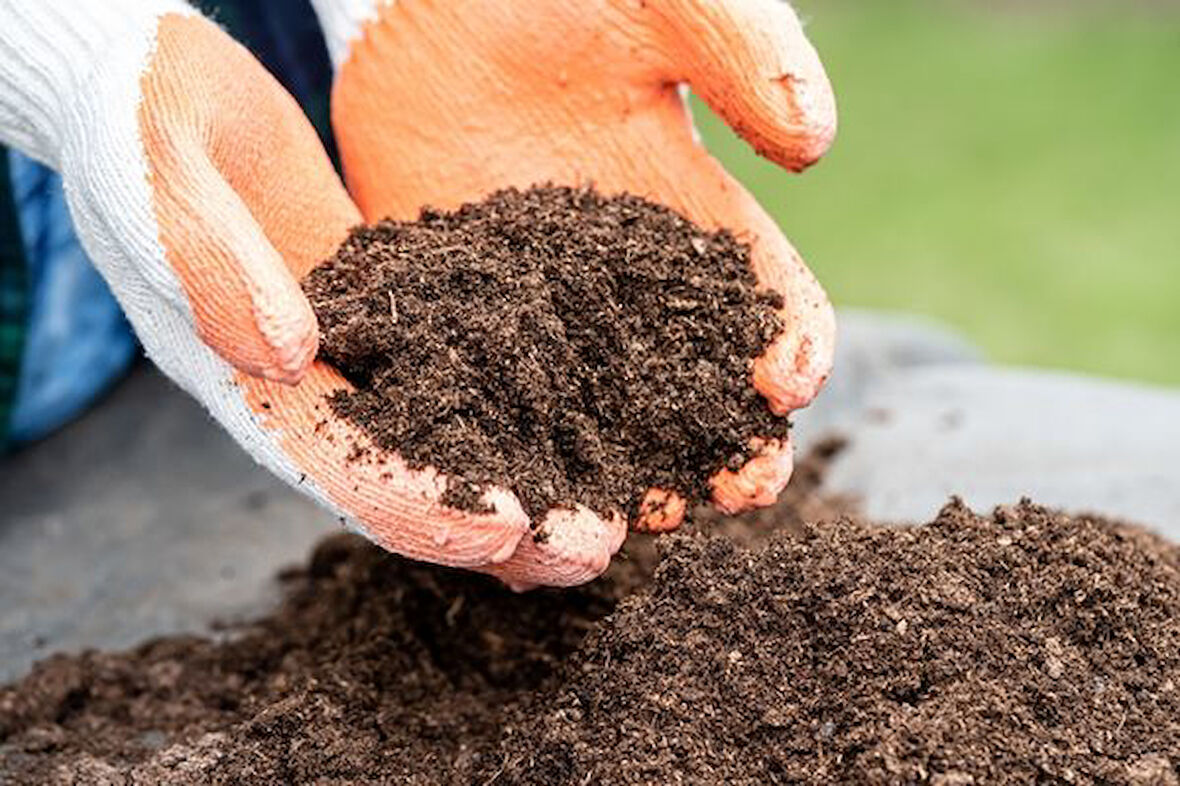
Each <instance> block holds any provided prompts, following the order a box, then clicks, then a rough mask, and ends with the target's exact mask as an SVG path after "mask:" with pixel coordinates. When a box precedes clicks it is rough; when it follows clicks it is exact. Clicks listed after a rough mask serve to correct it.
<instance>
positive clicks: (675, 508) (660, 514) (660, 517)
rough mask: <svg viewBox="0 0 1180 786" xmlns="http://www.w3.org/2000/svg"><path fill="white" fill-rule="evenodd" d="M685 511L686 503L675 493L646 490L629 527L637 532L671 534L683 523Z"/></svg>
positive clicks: (661, 490) (663, 490)
mask: <svg viewBox="0 0 1180 786" xmlns="http://www.w3.org/2000/svg"><path fill="white" fill-rule="evenodd" d="M687 510H688V503H686V502H685V501H684V497H682V496H680V495H679V494H677V493H676V492H674V491H668V490H666V489H648V490H647V494H646V495H645V496H644V498H643V502H641V503H639V516H638V518H636V519H635V521H634V522H633V523H632V524H631V526H632V527H633V528H634V529H635V530H637V531H639V532H671V531H672V530H674V529H676V528H677V527H679V526H680V525H681V524H682V523H684V514H685V512H686V511H687Z"/></svg>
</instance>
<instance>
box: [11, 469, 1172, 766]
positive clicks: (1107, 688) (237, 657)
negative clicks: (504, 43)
mask: <svg viewBox="0 0 1180 786" xmlns="http://www.w3.org/2000/svg"><path fill="white" fill-rule="evenodd" d="M804 475H805V478H804V479H805V480H806V475H807V473H804ZM808 505H809V506H810V507H809V509H810V511H812V512H822V507H823V506H816V505H814V504H812V503H808ZM797 513H798V509H796V510H785V509H784V510H782V511H781V515H782V518H783V520H784V521H787V522H788V523H791V522H794V526H789V527H787V528H786V529H783V530H779V531H777V532H775V533H773V534H768V533H767V532H766V531H765V529H764V528H762V527H761V523H760V522H759V521H756V520H746V521H742V522H733V521H731V522H725V523H724V524H725V526H728V527H730V528H741V527H743V526H745V527H747V530H748V532H749V533H752V535H751V536H750V537H748V538H746V542H747V543H748V545H739V544H736V543H735V542H734V540H733V539H732V538H729V537H721V536H718V535H716V534H714V533H713V532H712V531H711V530H710V531H702V529H704V528H703V527H702V525H701V524H700V522H697V523H695V524H694V525H693V526H692V527H691V528H690V531H689V532H688V533H687V534H683V535H676V536H673V537H669V538H665V539H663V540H660V541H658V544H657V547H656V549H657V550H658V551H659V555H658V557H657V556H656V555H655V554H654V552H653V550H652V548H651V540H650V539H646V540H644V539H640V540H639V541H637V542H636V544H629V545H634V546H635V550H634V551H633V552H632V557H631V558H630V559H624V560H621V561H619V562H618V563H617V564H616V565H615V566H614V567H613V568H612V570H611V571H610V572H609V573H608V575H607V576H606V577H604V578H603V579H601V580H599V581H598V582H595V583H594V584H592V585H590V586H588V587H585V588H582V589H578V590H572V591H566V592H555V591H544V592H536V593H532V594H526V595H514V594H512V593H510V592H508V591H506V590H504V589H502V588H500V587H498V586H497V585H496V584H495V583H493V582H492V581H490V580H487V579H485V578H481V577H479V576H473V575H465V574H462V573H457V572H453V571H449V570H445V569H438V568H431V567H426V566H422V565H417V564H413V563H410V562H407V561H405V560H402V559H399V558H396V557H393V556H390V555H388V554H385V553H383V552H381V551H379V550H377V549H376V548H373V547H371V546H369V545H367V544H365V543H363V542H361V541H360V540H358V539H356V538H354V537H351V536H340V537H334V538H331V539H329V540H327V541H325V542H324V543H323V544H321V545H320V546H319V547H318V548H317V550H316V551H315V553H314V554H313V555H312V557H311V560H310V563H309V564H308V566H307V567H306V568H302V569H299V570H293V571H291V572H289V573H288V574H287V575H286V577H285V581H286V583H287V587H288V589H287V597H286V600H285V602H284V604H283V605H282V607H281V608H280V609H279V610H278V611H276V613H275V614H273V615H272V616H270V617H267V618H265V619H263V620H260V621H259V622H258V623H257V624H255V625H253V626H252V627H250V628H248V629H246V630H243V631H237V632H236V634H235V635H233V636H230V637H223V638H222V640H220V641H213V640H210V639H206V638H198V637H174V638H168V639H163V640H159V641H155V642H152V643H149V644H147V645H145V646H143V647H141V648H139V649H137V650H134V651H131V652H127V653H117V654H107V653H95V652H90V653H85V654H82V655H69V656H67V655H60V656H55V657H52V658H50V659H48V660H46V661H43V662H42V663H40V664H39V665H38V666H37V667H35V669H34V671H33V673H32V674H31V675H30V676H29V677H27V678H26V679H24V680H23V681H22V682H20V683H17V684H14V685H11V686H9V687H7V688H0V782H8V781H5V778H6V777H7V778H9V779H10V781H11V782H13V783H21V784H37V783H84V784H108V783H109V784H186V786H187V785H188V784H259V783H261V784H311V783H314V784H341V785H342V784H369V783H382V784H385V783H388V784H404V783H410V784H501V785H503V784H538V785H539V784H544V785H545V786H555V785H556V786H562V785H564V784H591V783H593V784H657V783H658V784H663V783H686V784H768V783H770V784H772V783H806V784H830V783H857V784H875V783H882V784H884V783H889V784H892V783H931V784H942V786H952V784H953V785H956V786H960V785H962V784H985V783H987V784H990V783H1074V784H1090V783H1103V784H1139V785H1141V786H1146V785H1147V784H1176V783H1177V782H1178V779H1177V768H1178V767H1180V687H1178V686H1180V550H1178V548H1177V547H1176V546H1173V545H1170V544H1167V543H1164V542H1162V541H1161V540H1159V539H1158V538H1156V537H1155V536H1152V535H1150V534H1148V533H1146V532H1143V531H1141V530H1137V529H1135V528H1132V527H1128V526H1123V525H1119V524H1114V523H1108V522H1104V521H1100V520H1096V519H1091V518H1086V517H1073V518H1071V517H1067V516H1065V515H1061V514H1056V513H1053V512H1050V511H1047V510H1044V509H1042V508H1039V507H1036V506H1034V505H1032V504H1030V503H1022V504H1020V505H1017V506H1015V507H1012V508H1007V509H1001V510H998V511H996V512H995V513H994V514H993V515H991V516H988V517H981V516H977V515H975V514H973V513H972V512H970V511H969V510H967V509H966V508H965V507H963V506H962V505H961V504H958V503H952V504H950V505H949V506H948V507H946V508H945V509H944V510H943V511H942V513H941V514H940V515H939V516H938V518H937V519H936V520H935V521H934V522H932V523H930V524H929V525H926V526H923V527H916V528H906V529H895V528H887V527H882V526H876V525H869V524H866V523H859V522H856V521H854V520H852V519H848V518H843V519H834V520H829V521H826V522H823V523H814V524H813V523H800V522H799V519H798V518H797Z"/></svg>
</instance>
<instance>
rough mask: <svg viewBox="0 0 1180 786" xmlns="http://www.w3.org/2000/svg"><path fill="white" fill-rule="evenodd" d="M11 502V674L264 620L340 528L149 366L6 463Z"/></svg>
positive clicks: (5, 553) (5, 634) (5, 515)
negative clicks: (303, 564)
mask: <svg viewBox="0 0 1180 786" xmlns="http://www.w3.org/2000/svg"><path fill="white" fill-rule="evenodd" d="M0 501H2V502H0V681H5V680H9V679H11V678H13V677H15V676H17V675H19V674H21V673H23V672H24V671H25V670H26V669H27V667H28V666H29V664H30V663H31V662H32V661H33V660H34V659H36V658H38V657H41V656H43V655H46V654H48V653H50V652H54V651H58V650H78V649H82V648H86V647H99V648H118V647H126V646H130V645H132V644H135V643H137V642H139V641H142V640H143V639H145V638H147V637H150V636H154V635H159V634H166V633H175V632H181V631H193V632H196V631H205V630H207V629H208V626H209V624H210V622H211V621H213V620H215V619H226V618H234V617H238V616H241V615H248V614H253V613H257V612H259V611H261V610H262V609H263V608H265V607H266V606H267V605H268V604H269V603H270V602H271V601H272V599H273V597H274V592H275V585H274V582H273V579H274V575H275V572H276V571H277V570H278V569H279V568H280V567H281V566H283V565H286V564H291V563H294V562H297V561H300V560H302V559H303V558H304V557H305V556H306V554H307V551H308V548H309V547H310V545H311V544H312V542H314V540H315V539H316V538H317V537H319V536H320V535H323V534H325V533H327V532H329V531H331V530H332V529H333V528H334V527H336V526H338V525H337V524H336V522H335V521H334V520H333V519H332V518H331V517H329V516H328V515H327V514H325V513H324V512H323V511H322V510H320V509H319V508H318V507H316V506H315V505H313V504H311V503H310V502H308V501H306V500H305V499H303V498H302V497H300V496H299V495H298V494H295V493H294V492H291V491H290V490H288V489H287V488H286V487H285V486H284V485H283V484H282V483H280V482H279V481H278V480H276V479H275V478H274V477H272V476H271V475H270V474H269V473H268V472H266V471H264V470H262V469H261V468H259V467H257V466H256V465H255V464H254V463H253V461H252V460H251V459H250V458H249V457H248V456H247V455H246V454H245V453H244V452H242V451H241V450H240V449H239V448H238V447H237V446H236V445H234V443H233V442H232V441H231V440H230V439H229V438H228V437H227V436H225V434H223V433H222V431H221V430H220V429H219V428H218V427H217V426H216V425H215V424H214V423H213V422H212V421H211V420H210V419H209V417H208V416H207V415H206V414H205V412H204V411H203V410H202V409H201V408H200V407H199V406H198V405H197V404H196V403H195V402H194V401H192V400H191V399H190V398H189V397H188V396H186V395H185V394H184V393H182V392H181V391H180V390H179V389H177V388H176V387H174V386H173V385H172V384H171V383H170V382H168V381H167V380H166V379H164V378H163V377H162V376H160V375H159V373H158V372H156V371H154V370H152V369H149V368H146V367H145V368H141V369H139V370H137V371H136V372H135V373H134V374H133V375H132V376H131V378H130V379H128V380H127V381H126V382H124V383H123V384H122V385H120V387H119V388H118V389H116V390H115V391H114V392H113V394H112V395H111V396H110V397H109V398H108V399H107V400H106V401H104V402H103V403H102V404H101V405H100V406H99V407H97V408H96V409H95V410H94V411H92V412H90V413H88V414H87V415H86V416H85V417H83V418H82V419H81V420H79V421H78V422H76V423H74V424H73V425H71V426H69V427H68V428H66V429H65V430H63V431H62V432H61V433H59V434H56V435H55V436H53V437H52V438H50V439H48V440H46V441H45V442H43V443H41V444H38V445H35V446H33V447H32V448H30V449H28V450H25V451H23V452H21V453H19V454H17V455H16V456H14V457H10V458H9V459H7V460H5V461H4V463H3V464H0Z"/></svg>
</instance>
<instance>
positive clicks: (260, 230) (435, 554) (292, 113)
mask: <svg viewBox="0 0 1180 786" xmlns="http://www.w3.org/2000/svg"><path fill="white" fill-rule="evenodd" d="M143 91H144V101H143V104H142V105H141V108H140V125H141V131H142V134H143V139H144V145H145V149H146V153H147V159H148V166H149V173H150V177H151V184H152V191H153V198H154V203H153V205H154V208H155V213H156V218H157V221H158V223H159V226H160V239H161V242H162V244H163V246H164V249H165V254H166V256H167V259H168V262H169V264H170V265H171V266H172V267H173V269H174V270H175V271H176V273H177V275H178V277H179V278H180V280H181V283H182V285H183V287H184V289H185V292H186V294H187V295H188V298H189V301H190V303H191V304H192V309H193V313H194V316H195V317H196V319H197V325H198V329H199V332H200V335H201V336H202V338H203V339H204V340H205V341H206V342H207V343H209V344H210V345H211V346H212V347H213V348H214V349H215V350H216V351H217V352H218V353H219V354H221V355H222V356H223V357H225V358H226V359H227V360H229V361H230V362H231V363H233V364H234V365H235V366H237V367H238V368H239V369H241V371H240V372H239V373H238V375H237V379H236V382H237V385H238V387H239V388H240V389H241V392H242V394H243V395H244V396H245V398H246V401H247V402H248V403H249V405H250V407H251V408H252V409H253V410H254V412H255V413H256V414H257V416H258V417H259V418H261V419H262V421H263V423H264V425H265V426H266V427H267V428H269V429H270V430H271V431H272V432H273V433H274V434H275V436H276V438H277V439H278V440H279V444H280V445H281V446H282V448H283V450H284V452H285V453H286V455H287V456H288V457H289V458H290V460H291V461H292V462H293V463H294V464H295V466H296V467H297V468H298V469H299V470H300V471H301V472H303V473H305V474H306V476H307V480H308V482H310V483H314V484H315V485H316V486H317V487H318V488H319V489H321V490H322V491H323V492H324V493H325V494H326V495H327V496H328V497H329V498H330V499H331V501H332V502H333V503H335V504H336V505H337V506H338V507H339V508H341V509H343V510H346V511H348V512H349V514H350V515H351V516H352V517H354V518H355V519H356V520H357V521H359V522H360V523H361V524H362V525H363V526H364V527H365V528H366V529H367V530H368V532H369V533H370V534H371V535H372V536H373V538H374V539H375V540H376V541H377V542H379V543H381V544H382V545H383V546H385V547H386V548H388V549H390V550H392V551H396V552H398V553H400V554H404V555H406V556H409V557H412V558H417V559H423V560H428V561H431V562H437V563H440V564H446V565H454V566H461V567H474V566H478V565H484V564H487V563H489V562H498V561H503V560H506V559H507V558H508V557H509V556H510V555H511V554H512V553H513V552H514V551H515V549H516V546H517V544H518V542H519V541H520V540H521V538H522V536H523V535H524V534H525V532H527V531H528V518H527V517H526V516H525V514H524V512H523V510H522V509H521V507H520V504H519V502H518V501H517V500H516V498H515V497H514V496H513V495H511V494H509V493H507V492H504V491H496V490H493V491H490V492H489V493H488V494H487V496H486V497H485V499H486V501H487V502H488V503H489V504H491V505H493V506H494V507H495V509H496V510H497V513H495V514H490V515H482V516H474V515H471V514H467V513H461V512H459V511H455V510H452V509H449V508H445V507H444V506H442V505H440V504H439V503H438V498H439V496H440V495H441V493H442V491H443V489H444V488H445V480H444V478H442V477H441V476H440V475H439V474H438V473H437V472H435V471H434V470H429V469H428V470H422V471H410V470H409V469H407V468H406V466H405V464H404V463H403V462H402V461H401V460H400V459H399V458H398V457H397V456H396V455H393V454H388V453H383V452H379V451H374V452H373V455H372V457H369V458H365V457H362V458H361V459H359V460H357V459H355V456H354V451H355V449H356V446H358V445H359V446H362V447H363V446H366V445H368V444H369V441H368V438H367V437H366V436H365V435H364V434H362V433H361V432H360V431H359V430H357V429H355V428H353V427H352V426H351V425H350V424H348V423H345V422H343V421H340V420H338V419H336V418H335V417H334V416H333V415H332V413H331V411H330V410H329V408H328V405H327V403H326V402H325V400H324V399H325V397H326V396H327V395H329V394H331V393H332V392H334V391H336V390H340V389H345V388H348V383H347V382H346V381H345V380H344V379H342V378H341V377H340V376H339V375H338V374H337V373H336V372H335V371H333V370H332V369H331V368H329V367H328V366H326V365H325V364H323V363H318V362H317V363H312V357H313V356H314V352H315V347H316V336H317V328H316V323H315V320H314V317H313V315H312V314H311V311H310V307H309V306H308V304H307V301H306V299H305V298H304V297H303V294H302V292H301V290H300V289H299V287H298V284H297V283H296V282H297V280H298V279H299V278H301V277H302V276H303V275H304V274H305V273H306V272H307V271H308V270H310V269H311V268H312V267H313V266H315V265H316V264H318V263H319V262H321V261H322V260H323V259H325V258H326V257H328V256H329V255H330V254H331V253H332V252H334V251H335V249H336V248H337V246H338V245H339V244H340V242H341V241H342V240H343V239H344V238H345V237H346V236H347V234H348V230H349V227H350V226H352V225H354V224H356V223H359V221H360V215H359V213H358V212H357V210H356V208H355V206H354V205H353V203H352V202H351V200H350V199H349V197H348V195H347V193H346V192H345V191H344V188H343V186H342V185H341V183H340V181H339V179H338V178H337V177H336V174H335V172H334V170H333V169H332V166H331V164H330V162H329V160H328V157H327V155H326V154H325V153H324V151H323V148H322V147H321V145H320V143H319V140H318V138H317V137H316V135H315V132H314V131H313V130H312V128H311V126H310V125H309V124H308V122H307V120H306V119H305V118H304V116H303V114H302V113H301V111H300V110H299V107H298V106H297V105H296V104H295V102H294V101H293V100H292V99H291V98H290V97H289V96H288V95H287V94H286V93H285V92H284V91H283V90H282V89H281V88H280V87H279V85H278V83H277V82H275V81H274V80H273V79H272V78H271V77H270V76H269V75H268V74H267V73H266V71H265V70H264V69H263V68H262V67H261V66H260V65H259V64H258V63H257V62H256V61H254V59H253V58H252V57H250V55H249V54H248V53H247V52H246V51H245V50H244V49H243V48H241V47H240V46H239V45H238V44H236V43H234V42H233V41H232V40H231V39H230V38H229V37H228V36H226V35H225V34H224V33H222V32H221V31H220V30H218V29H217V28H216V27H214V26H213V25H211V24H209V23H208V22H205V21H203V20H200V19H195V18H182V17H174V16H169V17H165V18H164V19H162V20H161V24H160V30H159V43H158V46H157V49H156V52H155V55H154V56H153V59H152V62H151V63H150V66H149V69H148V71H147V73H146V75H145V76H144V79H143ZM253 375H262V376H264V377H269V378H270V380H268V379H263V378H260V377H259V376H253ZM297 375H302V377H303V378H302V382H301V383H300V384H299V385H298V386H294V387H293V386H290V385H288V384H282V383H283V382H286V381H290V379H291V378H292V377H294V376H297ZM271 380H278V381H271Z"/></svg>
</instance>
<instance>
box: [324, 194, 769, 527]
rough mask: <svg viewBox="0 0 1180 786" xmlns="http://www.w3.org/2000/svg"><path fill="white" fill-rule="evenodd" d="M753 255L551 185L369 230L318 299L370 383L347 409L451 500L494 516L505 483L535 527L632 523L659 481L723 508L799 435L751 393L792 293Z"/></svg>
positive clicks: (659, 214)
mask: <svg viewBox="0 0 1180 786" xmlns="http://www.w3.org/2000/svg"><path fill="white" fill-rule="evenodd" d="M749 255H750V252H749V248H748V247H747V246H746V245H745V244H743V243H741V242H739V241H738V240H737V239H736V238H735V237H734V236H733V235H732V234H730V233H729V232H726V231H720V232H706V231H705V230H703V229H701V228H700V227H698V226H696V225H694V224H693V223H691V222H690V221H688V220H687V219H685V218H683V217H682V216H680V215H679V214H677V213H675V212H673V211H672V210H669V209H668V208H666V207H663V206H660V205H656V204H653V203H651V202H648V201H646V200H643V199H640V198H639V197H635V196H626V195H623V196H616V197H610V198H607V197H603V196H601V195H599V194H598V193H596V192H595V191H593V190H591V189H571V188H559V187H534V188H531V189H529V190H527V191H518V190H514V189H510V190H505V191H500V192H498V193H495V194H493V195H492V196H490V197H488V198H487V199H485V200H484V201H481V202H478V203H473V204H468V205H465V206H463V207H461V208H460V209H458V210H456V211H454V212H447V213H444V212H436V211H431V210H425V211H423V212H422V214H421V216H420V218H419V219H418V220H417V221H414V222H401V221H382V222H380V223H378V224H376V225H374V226H370V227H359V228H357V229H355V230H354V231H353V233H352V235H351V237H350V238H349V239H348V240H347V241H346V242H345V243H344V245H343V246H342V247H341V248H340V250H339V251H338V252H337V253H336V255H335V256H334V257H333V258H332V259H330V260H328V261H326V262H325V263H324V264H323V265H321V266H320V267H318V268H317V269H316V270H314V271H312V273H311V274H309V276H308V277H307V279H306V280H305V282H304V289H305V291H306V292H307V294H308V297H309V299H310V300H311V303H312V306H313V308H314V309H315V312H316V316H317V318H318V319H319V323H320V330H321V334H322V340H321V357H322V358H324V359H326V360H327V361H328V362H330V363H331V364H332V365H334V366H335V367H336V368H338V369H339V370H340V371H341V372H342V373H343V374H344V376H345V377H346V378H347V379H348V380H349V381H350V382H352V383H353V385H355V386H356V388H357V390H356V391H355V392H351V393H346V394H337V395H336V396H334V397H333V398H332V399H331V404H332V407H333V409H334V411H335V412H336V414H337V415H339V416H342V417H344V418H347V419H348V420H350V421H352V422H354V423H356V424H358V425H359V426H360V427H361V428H362V429H363V430H364V431H365V432H366V433H367V434H368V436H369V437H371V438H372V440H373V441H374V443H375V444H376V445H377V446H379V447H380V448H384V449H388V450H393V451H397V452H398V453H400V454H401V455H402V457H403V458H405V459H407V461H408V462H409V463H410V464H411V466H414V467H422V466H436V467H438V468H440V469H442V470H443V471H444V472H445V473H447V474H448V476H449V483H448V490H447V496H446V497H445V499H446V501H447V502H449V503H450V504H452V505H455V506H457V507H461V508H464V509H468V510H481V509H484V508H483V507H482V503H481V497H482V495H483V492H484V490H485V489H486V488H487V486H489V485H492V484H494V485H498V486H500V487H505V488H510V489H512V490H513V491H515V492H516V494H517V496H518V497H519V498H520V500H521V503H522V504H523V506H524V508H525V511H526V512H527V513H529V514H530V516H532V517H533V518H534V520H539V519H540V517H541V515H542V514H544V512H545V511H546V510H548V509H549V508H550V507H553V506H565V507H568V506H571V505H573V504H575V503H582V504H585V505H587V506H588V507H590V508H592V509H594V510H597V511H599V512H601V513H607V512H609V511H619V512H621V513H623V514H624V515H627V516H628V517H633V516H634V514H635V511H636V507H637V505H638V502H639V500H640V498H641V496H642V494H643V492H644V491H645V490H646V489H648V488H649V487H653V486H654V487H660V488H666V489H674V490H677V491H679V492H680V493H681V494H682V495H684V496H685V497H687V498H689V499H691V500H700V499H704V498H707V497H708V480H709V478H710V477H712V475H714V474H715V473H716V472H717V471H718V470H719V469H721V468H722V467H730V468H732V469H737V468H739V467H740V466H741V465H742V464H744V463H745V461H746V460H747V459H748V458H749V457H750V449H751V448H750V440H751V439H753V438H780V439H781V438H784V437H786V435H787V433H788V429H789V425H788V423H787V421H786V420H785V419H784V418H780V417H776V416H774V415H773V414H772V413H771V412H770V411H769V408H768V407H767V405H766V403H765V401H764V400H763V399H762V398H761V397H760V396H759V395H758V394H757V393H756V392H755V391H754V389H753V387H752V386H751V384H750V373H751V368H752V363H753V360H754V358H756V357H758V356H759V355H761V354H762V353H763V351H764V350H765V349H766V347H767V346H768V345H769V343H770V342H771V341H772V340H773V339H774V337H775V336H776V335H778V334H779V333H780V332H781V330H782V323H781V321H780V320H779V318H778V316H777V314H776V309H778V308H779V307H781V302H782V301H781V298H780V297H779V296H777V295H774V294H770V293H767V292H759V291H758V290H757V288H756V282H755V280H754V276H753V273H752V272H751V268H750V259H749ZM363 453H364V449H363V448H358V455H363Z"/></svg>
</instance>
